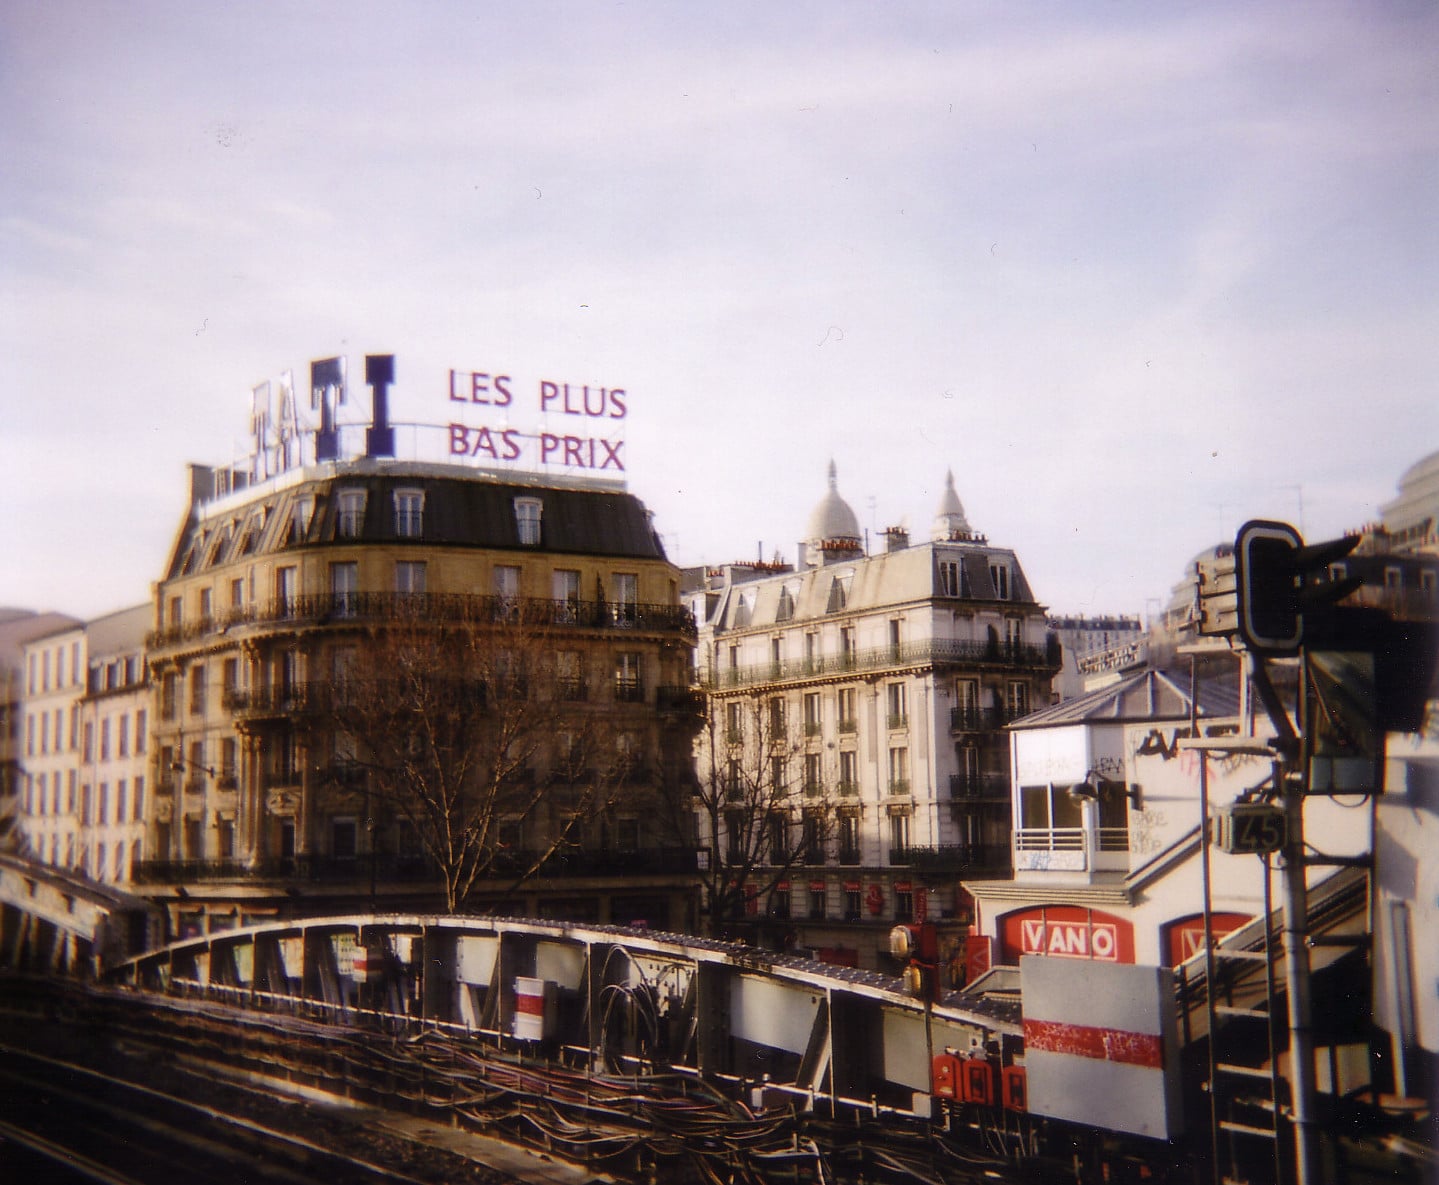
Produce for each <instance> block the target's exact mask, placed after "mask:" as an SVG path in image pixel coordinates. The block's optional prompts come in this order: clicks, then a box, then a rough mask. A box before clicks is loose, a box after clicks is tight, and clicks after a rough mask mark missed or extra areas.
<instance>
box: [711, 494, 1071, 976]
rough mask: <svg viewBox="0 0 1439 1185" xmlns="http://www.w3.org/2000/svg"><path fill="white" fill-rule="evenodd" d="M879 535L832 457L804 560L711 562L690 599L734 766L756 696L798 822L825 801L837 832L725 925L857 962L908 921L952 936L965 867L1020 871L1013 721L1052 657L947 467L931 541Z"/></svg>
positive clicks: (1015, 570) (1023, 587) (1009, 561)
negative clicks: (1011, 772)
mask: <svg viewBox="0 0 1439 1185" xmlns="http://www.w3.org/2000/svg"><path fill="white" fill-rule="evenodd" d="M885 534H886V548H885V550H883V551H882V552H879V553H877V554H873V555H866V554H865V552H864V549H863V547H862V544H861V535H860V531H859V526H858V523H857V520H856V518H855V515H854V512H853V511H852V510H851V509H850V507H849V505H848V504H847V503H846V502H845V500H844V499H843V498H842V497H841V495H840V493H839V491H838V486H837V479H836V473H835V469H834V466H833V465H831V467H830V475H829V488H828V490H827V492H826V493H825V495H824V497H823V498H822V499H821V501H820V503H819V505H818V506H817V507H816V508H815V510H814V512H813V513H812V514H811V516H810V518H809V525H808V529H807V531H806V537H805V539H804V541H803V542H802V544H801V545H800V549H801V554H800V558H799V563H798V565H797V566H796V567H795V568H793V569H789V568H785V567H783V566H779V565H765V564H759V565H736V566H732V567H726V568H719V569H714V570H712V571H711V572H710V573H709V574H708V578H707V581H706V586H705V587H704V588H703V589H702V590H700V591H698V592H696V593H694V594H693V596H692V598H691V606H692V608H693V609H694V612H695V615H696V618H697V620H698V621H699V622H700V638H699V647H698V651H699V653H698V672H699V678H700V681H701V683H702V685H703V686H704V687H705V689H706V691H707V692H708V696H709V712H710V714H711V722H712V727H713V730H714V733H715V735H716V736H719V737H722V738H724V739H725V741H726V742H732V746H731V753H730V757H731V758H732V759H735V760H739V759H741V758H742V757H743V755H744V753H745V752H746V747H747V746H748V747H753V746H754V744H755V743H756V742H755V738H754V736H753V735H752V734H742V732H741V731H740V730H739V729H737V728H736V725H737V724H739V723H741V722H743V721H744V720H749V719H753V718H755V717H756V715H757V712H756V709H757V708H760V707H762V708H763V711H762V712H759V713H758V715H759V717H760V718H762V719H766V720H769V721H770V722H771V723H772V725H773V727H772V728H771V730H770V733H771V735H769V736H767V737H766V738H765V742H764V743H766V744H767V745H770V746H771V747H772V749H773V755H772V759H773V760H777V761H780V762H781V768H782V772H781V773H780V774H779V775H777V776H783V777H787V778H788V779H789V782H790V784H791V785H792V786H793V787H794V794H793V798H792V804H791V808H790V809H791V820H792V823H793V825H796V826H798V825H800V823H801V821H802V819H803V817H804V814H805V812H806V811H807V810H812V809H814V808H815V807H816V806H817V805H819V806H821V807H822V809H823V810H825V811H826V812H833V818H834V827H833V831H832V838H831V840H830V842H828V843H826V844H823V845H816V846H815V848H814V849H813V850H812V852H811V853H810V855H809V857H808V858H807V859H806V860H805V861H804V862H803V866H802V867H798V868H795V869H793V870H791V871H790V872H789V874H788V875H787V876H786V877H785V878H784V879H781V880H777V881H776V880H773V878H770V879H771V881H772V888H769V889H768V890H767V891H766V889H765V886H764V885H762V884H761V885H758V886H756V891H755V892H754V893H752V894H750V898H749V899H750V908H749V910H748V913H749V914H750V916H749V917H747V918H741V919H737V920H736V921H737V925H736V926H732V927H730V928H731V929H737V930H738V931H739V932H740V933H743V934H745V936H746V937H759V938H761V939H763V940H768V941H781V942H790V943H796V944H798V945H801V946H804V947H809V948H813V949H815V950H817V951H818V952H820V953H821V955H822V956H823V957H828V958H831V959H835V960H837V961H858V962H859V963H860V964H861V965H864V966H876V965H879V964H881V963H882V962H883V958H884V956H883V954H882V952H883V951H884V950H885V949H886V938H887V934H888V931H889V929H890V927H891V926H893V924H894V923H895V922H896V921H914V920H925V919H929V920H933V921H937V922H939V923H940V925H941V929H942V931H943V932H945V933H946V934H947V935H948V937H949V941H950V942H951V944H952V943H954V942H955V941H958V939H959V937H960V936H961V935H962V930H963V927H962V925H961V923H960V921H959V915H960V914H961V913H962V912H963V910H964V908H965V906H964V903H963V902H962V901H961V900H960V898H959V896H958V893H957V882H958V878H959V877H960V876H961V875H975V874H987V875H997V876H1007V875H1008V871H1009V866H1008V857H1009V830H1010V814H1009V799H1008V791H1007V786H1008V753H1007V747H1006V743H1005V737H1004V734H1003V732H1002V729H1003V726H1004V725H1005V723H1007V722H1008V721H1010V720H1013V719H1016V718H1018V717H1020V716H1023V715H1025V714H1026V713H1027V712H1029V711H1031V710H1033V708H1034V707H1036V706H1040V705H1044V704H1047V703H1048V702H1049V698H1050V681H1051V679H1052V677H1053V675H1054V673H1055V671H1056V670H1057V669H1058V667H1059V655H1058V647H1057V645H1056V644H1055V643H1054V641H1053V640H1052V638H1051V637H1050V635H1049V632H1048V629H1047V624H1046V622H1047V619H1046V614H1045V611H1044V607H1043V606H1042V605H1040V604H1039V603H1038V602H1037V601H1036V599H1035V597H1034V595H1033V593H1032V592H1031V591H1030V588H1029V584H1028V582H1027V581H1026V579H1025V577H1024V573H1023V570H1022V569H1021V567H1020V564H1019V560H1018V557H1017V556H1016V555H1015V553H1014V552H1013V551H1012V550H1009V549H1007V548H1003V547H997V546H994V545H991V544H990V543H989V541H988V540H987V539H986V538H985V537H984V536H983V535H980V534H978V533H976V532H975V531H974V530H972V529H971V527H970V525H969V522H968V520H967V518H966V516H965V513H964V509H963V506H962V505H961V503H960V500H959V497H958V495H957V493H956V492H955V488H954V482H953V477H952V475H951V476H950V477H949V479H948V481H947V483H946V488H945V492H944V496H943V498H942V500H941V503H940V506H939V507H938V513H937V515H936V517H935V520H934V527H933V530H932V532H931V537H930V539H929V540H928V541H926V542H922V543H911V542H910V540H909V539H908V537H907V535H906V533H905V532H903V531H901V530H899V529H894V530H891V531H888V532H886V533H885ZM742 736H743V740H742V739H741V737H742ZM751 756H752V754H751ZM703 768H704V762H703V760H702V761H701V769H702V770H703ZM807 802H808V804H809V805H808V806H807V805H806V804H807ZM722 830H723V828H722ZM726 842H727V840H726V836H725V835H724V834H720V835H705V834H701V836H700V843H701V844H702V845H708V846H710V847H711V848H712V849H713V850H714V851H715V852H716V853H722V852H723V850H724V849H725V845H726ZM717 858H722V856H717ZM755 879H756V880H760V881H762V880H764V877H763V876H762V875H758V874H757V875H756V878H755ZM766 892H767V898H768V899H767V900H761V899H760V897H761V896H763V895H766ZM766 918H768V919H770V920H771V926H772V929H773V930H776V931H779V933H763V930H764V923H765V919H766ZM776 923H777V924H776ZM746 927H749V928H748V929H746Z"/></svg>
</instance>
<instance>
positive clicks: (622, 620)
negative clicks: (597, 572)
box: [610, 572, 640, 625]
mask: <svg viewBox="0 0 1439 1185" xmlns="http://www.w3.org/2000/svg"><path fill="white" fill-rule="evenodd" d="M639 596H640V578H639V577H638V576H637V575H636V574H635V573H633V572H616V573H614V574H613V575H612V576H611V577H610V597H611V600H612V604H611V605H610V610H611V612H612V613H614V616H615V621H616V622H617V623H618V624H620V625H625V624H629V623H632V622H633V621H634V620H635V617H636V615H637V613H638V604H639Z"/></svg>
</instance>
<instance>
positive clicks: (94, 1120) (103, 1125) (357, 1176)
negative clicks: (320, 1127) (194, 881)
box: [0, 1045, 426, 1185]
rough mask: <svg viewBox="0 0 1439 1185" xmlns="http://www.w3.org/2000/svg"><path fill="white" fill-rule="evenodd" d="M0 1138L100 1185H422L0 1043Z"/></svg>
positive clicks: (138, 1086) (289, 1137)
mask: <svg viewBox="0 0 1439 1185" xmlns="http://www.w3.org/2000/svg"><path fill="white" fill-rule="evenodd" d="M0 1089H3V1090H4V1092H5V1094H6V1096H7V1105H6V1109H5V1119H4V1120H3V1122H0V1135H3V1137H4V1138H5V1139H6V1140H7V1141H8V1142H10V1143H13V1144H18V1145H20V1146H21V1147H23V1148H25V1149H26V1150H27V1151H28V1152H29V1153H30V1154H31V1155H33V1156H37V1157H41V1158H43V1159H46V1160H48V1161H50V1162H52V1163H54V1164H56V1165H59V1166H62V1167H63V1168H64V1169H65V1170H66V1171H67V1172H69V1173H70V1174H72V1175H76V1176H78V1177H79V1178H80V1179H84V1180H89V1181H95V1182H101V1183H103V1185H148V1183H150V1182H155V1183H157V1185H161V1183H167V1182H173V1181H179V1180H186V1179H188V1180H204V1181H207V1182H210V1183H211V1185H242V1183H251V1182H253V1183H257V1185H313V1182H315V1181H317V1180H323V1181H327V1182H329V1183H331V1185H377V1183H381V1182H392V1183H394V1185H426V1183H425V1182H423V1181H421V1180H419V1179H418V1178H415V1177H411V1176H408V1175H405V1174H401V1173H399V1172H397V1171H396V1170H395V1169H393V1168H390V1167H386V1166H384V1165H380V1164H376V1163H374V1162H372V1161H368V1160H365V1159H362V1158H360V1157H356V1156H352V1155H349V1154H346V1153H344V1152H341V1151H339V1150H337V1149H334V1148H328V1147H325V1146H324V1145H322V1144H319V1143H316V1142H315V1141H313V1140H309V1139H305V1138H303V1137H301V1136H298V1135H295V1134H293V1133H291V1132H286V1131H281V1130H279V1129H277V1128H274V1127H269V1126H267V1125H265V1124H262V1123H258V1122H256V1121H254V1120H252V1119H247V1118H244V1117H241V1116H238V1115H234V1114H231V1113H229V1112H226V1111H223V1110H220V1109H218V1108H216V1107H213V1106H209V1105H207V1104H204V1103H198V1102H195V1101H193V1100H191V1099H185V1098H180V1097H178V1096H176V1095H174V1094H170V1093H168V1092H166V1091H163V1090H157V1089H154V1088H153V1087H149V1086H144V1085H141V1084H139V1083H136V1082H131V1081H127V1080H125V1079H123V1078H120V1077H117V1076H116V1075H114V1074H109V1073H104V1072H101V1071H98V1070H94V1069H91V1068H89V1067H86V1066H83V1065H80V1064H78V1063H76V1062H73V1061H66V1060H61V1059H59V1058H54V1057H50V1056H46V1055H43V1054H37V1053H34V1052H32V1051H29V1050H25V1049H19V1048H16V1047H14V1046H8V1045H0Z"/></svg>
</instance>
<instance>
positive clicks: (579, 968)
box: [535, 942, 585, 991]
mask: <svg viewBox="0 0 1439 1185" xmlns="http://www.w3.org/2000/svg"><path fill="white" fill-rule="evenodd" d="M535 975H536V976H538V977H539V978H540V979H548V980H550V981H551V982H552V983H557V984H559V985H560V986H561V987H564V988H569V989H570V990H571V991H574V990H577V989H578V988H579V986H580V985H581V984H582V983H583V982H584V977H585V952H584V948H582V947H578V946H571V945H570V944H569V943H560V942H541V943H540V944H539V945H538V946H536V947H535Z"/></svg>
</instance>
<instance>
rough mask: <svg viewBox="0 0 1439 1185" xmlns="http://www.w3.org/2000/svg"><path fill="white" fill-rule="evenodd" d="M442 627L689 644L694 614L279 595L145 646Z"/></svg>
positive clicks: (184, 626) (604, 605)
mask: <svg viewBox="0 0 1439 1185" xmlns="http://www.w3.org/2000/svg"><path fill="white" fill-rule="evenodd" d="M416 621H419V622H437V623H443V624H446V625H465V624H469V625H518V624H524V625H527V626H532V627H548V626H563V627H566V628H574V629H581V630H612V629H623V630H626V631H629V632H635V631H640V632H643V631H651V632H655V633H664V634H674V633H678V634H680V635H681V636H682V637H683V638H685V639H686V640H688V641H690V642H693V641H694V640H695V638H696V636H697V634H696V629H695V620H694V615H693V614H691V613H690V611H689V610H688V609H686V608H684V607H683V606H680V605H650V604H629V603H626V604H623V605H617V604H612V603H611V602H609V601H579V600H549V599H545V598H539V597H494V596H473V595H468V594H463V593H395V592H385V593H364V592H361V593H353V592H343V593H341V592H337V593H313V594H310V595H307V596H299V597H277V598H273V599H271V600H269V601H267V602H265V603H263V604H257V605H245V606H240V607H237V608H234V609H230V610H227V611H226V612H224V613H222V614H219V615H217V616H215V617H207V618H201V619H200V620H197V621H193V622H183V623H180V624H177V625H170V626H166V627H164V628H162V629H158V630H154V631H152V632H151V633H150V634H149V635H148V636H147V637H146V646H147V647H149V648H150V649H152V650H166V649H171V648H174V647H177V646H181V645H184V644H185V643H188V642H194V641H197V640H199V639H201V638H206V637H209V636H210V635H213V634H228V633H230V632H232V631H236V630H246V629H251V628H255V627H274V626H301V625H304V626H314V625H348V624H364V625H385V624H390V623H395V622H416Z"/></svg>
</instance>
